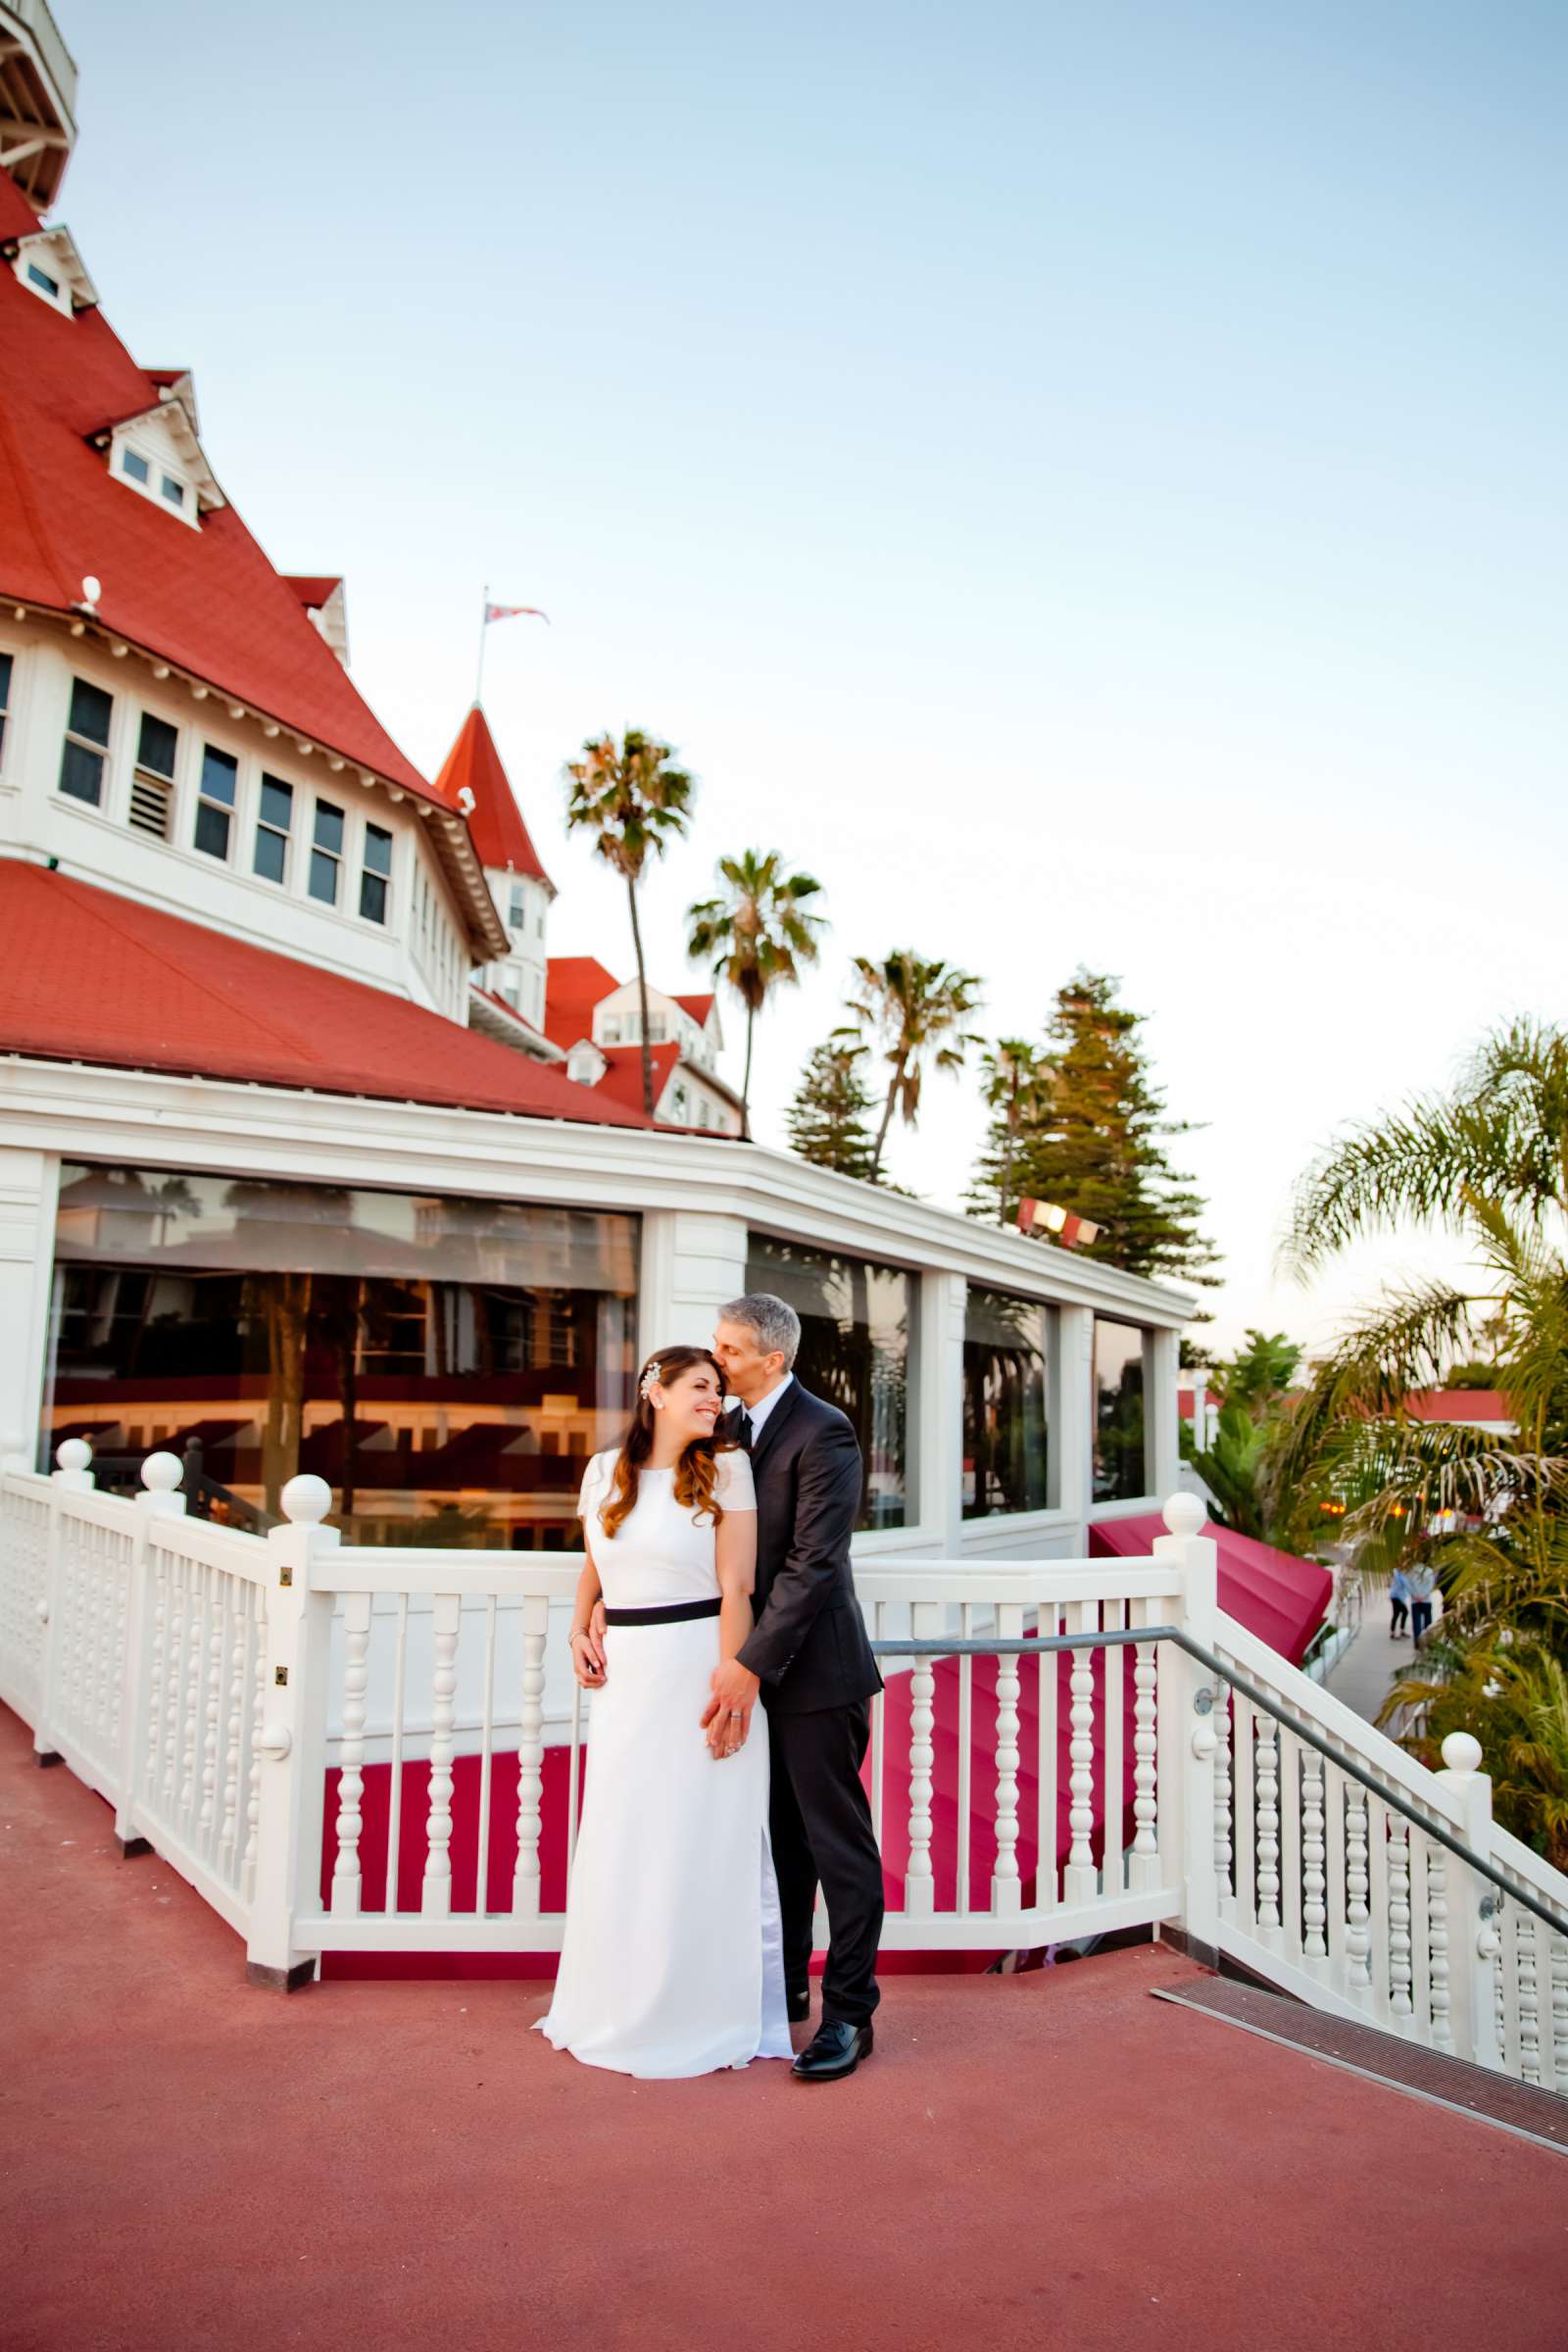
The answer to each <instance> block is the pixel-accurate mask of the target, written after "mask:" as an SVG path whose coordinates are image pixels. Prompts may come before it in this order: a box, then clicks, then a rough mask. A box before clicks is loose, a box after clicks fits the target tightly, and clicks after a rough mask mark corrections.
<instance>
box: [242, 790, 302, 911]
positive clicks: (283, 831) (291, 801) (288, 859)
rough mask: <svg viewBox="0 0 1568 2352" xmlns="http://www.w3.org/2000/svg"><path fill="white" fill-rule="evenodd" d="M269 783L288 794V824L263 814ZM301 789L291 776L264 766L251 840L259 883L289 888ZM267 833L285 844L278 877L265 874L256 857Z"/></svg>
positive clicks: (253, 867) (254, 874)
mask: <svg viewBox="0 0 1568 2352" xmlns="http://www.w3.org/2000/svg"><path fill="white" fill-rule="evenodd" d="M269 784H270V785H271V786H272V787H273V788H274V790H276V791H278V792H284V793H287V795H288V823H287V824H286V825H278V824H274V823H273V822H272V819H271V818H270V816H264V815H263V813H262V811H263V809H264V808H265V806H266V794H267V787H268V786H269ZM298 791H299V787H298V786H297V785H296V784H295V783H294V782H293V780H292V778H291V777H288V776H278V775H274V774H273V773H272V771H271V770H270V768H264V769H263V771H262V777H261V782H260V784H259V785H258V787H257V793H256V827H255V831H254V833H253V835H252V839H251V878H252V880H253V881H256V882H265V883H266V884H267V886H268V888H269V889H270V890H282V891H287V890H289V889H290V888H291V872H292V867H293V863H294V860H293V856H292V851H293V848H294V814H295V804H296V798H297V795H298ZM264 833H265V834H267V835H268V836H269V837H270V839H271V840H273V841H280V842H281V843H282V844H283V870H282V872H281V873H280V874H278V875H276V876H273V875H271V874H268V873H264V872H263V871H262V868H261V867H260V865H258V863H257V858H258V856H259V854H260V851H261V847H262V835H263V834H264Z"/></svg>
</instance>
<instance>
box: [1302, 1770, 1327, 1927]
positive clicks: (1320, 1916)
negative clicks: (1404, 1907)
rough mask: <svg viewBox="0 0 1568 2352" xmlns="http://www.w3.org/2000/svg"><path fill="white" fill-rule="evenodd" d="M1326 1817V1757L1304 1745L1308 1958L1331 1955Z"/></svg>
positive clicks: (1304, 1888) (1304, 1886)
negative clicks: (1325, 1862)
mask: <svg viewBox="0 0 1568 2352" xmlns="http://www.w3.org/2000/svg"><path fill="white" fill-rule="evenodd" d="M1326 1852H1327V1847H1326V1843H1325V1833H1324V1821H1323V1759H1322V1757H1321V1756H1320V1755H1319V1754H1318V1752H1317V1749H1316V1748H1315V1747H1309V1746H1308V1745H1307V1744H1306V1743H1305V1741H1303V1742H1302V1745H1301V1949H1302V1952H1303V1954H1304V1956H1305V1957H1306V1958H1307V1959H1308V1960H1326V1959H1327V1958H1328V1951H1329V1947H1328V1939H1327V1937H1326V1936H1325V1935H1324V1933H1323V1930H1324V1925H1325V1923H1326V1921H1327V1919H1328V1906H1327V1904H1326V1902H1325V1900H1324V1896H1325V1893H1326V1891H1327V1887H1328V1878H1327V1875H1326V1873H1325V1871H1324V1867H1323V1865H1324V1860H1325V1856H1326Z"/></svg>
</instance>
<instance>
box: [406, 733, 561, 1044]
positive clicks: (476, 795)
mask: <svg viewBox="0 0 1568 2352" xmlns="http://www.w3.org/2000/svg"><path fill="white" fill-rule="evenodd" d="M435 788H436V790H437V792H438V793H439V794H440V795H441V798H442V799H443V800H444V801H445V802H446V803H447V805H448V807H449V808H452V809H457V810H458V811H459V813H460V814H461V815H462V816H464V817H466V820H467V826H468V832H469V834H470V836H471V838H472V841H473V846H474V849H475V850H476V851H477V852H478V857H479V862H480V864H481V865H482V866H483V867H484V874H485V880H486V882H487V883H488V884H489V886H490V895H491V897H492V898H493V899H494V900H495V903H496V905H497V907H499V908H500V910H501V919H502V921H503V922H504V923H505V924H506V926H507V931H508V935H509V937H510V939H511V943H512V952H511V954H510V955H509V956H507V957H506V958H505V960H504V961H502V962H498V963H491V964H487V965H486V966H485V968H484V970H483V971H482V972H476V973H475V974H474V988H475V990H476V992H477V995H478V1000H479V1002H478V1005H477V1011H478V1014H479V1016H480V1017H481V1019H482V1020H485V1021H487V1020H488V1019H489V1017H490V1014H489V1012H488V1011H487V1010H486V1008H485V1005H484V999H485V998H486V997H488V998H490V999H492V1000H499V1001H500V1004H501V1005H506V1006H508V1007H510V1009H511V1011H512V1012H513V1013H514V1014H517V1015H520V1016H521V1018H522V1020H523V1021H525V1022H527V1023H528V1024H530V1026H531V1027H532V1028H533V1029H534V1030H535V1031H537V1032H538V1037H539V1045H540V1048H541V1050H542V1051H543V1052H545V1053H549V1052H551V1051H552V1049H551V1048H550V1047H549V1046H548V1045H547V1044H546V1043H545V1039H544V1034H543V1032H544V1018H545V970H546V965H547V962H548V957H549V947H548V941H547V932H548V928H549V921H550V902H551V900H552V899H553V898H554V897H555V895H556V886H555V884H554V883H553V882H552V881H551V879H550V876H549V875H548V874H547V873H546V872H545V869H544V866H543V864H542V863H541V862H540V858H539V853H538V851H537V850H536V849H535V848H534V846H533V843H532V842H531V840H530V839H529V838H528V828H527V826H526V825H525V824H524V823H523V821H522V811H521V809H519V808H518V807H517V802H516V796H515V794H514V792H513V789H512V786H511V784H510V782H509V781H508V778H507V771H506V769H505V768H504V767H503V766H502V764H501V754H500V753H499V752H498V751H497V749H496V741H495V737H494V736H493V735H492V734H491V732H490V726H489V721H488V720H487V719H486V717H485V714H484V712H483V711H482V710H481V709H480V708H479V705H478V704H477V703H475V704H474V706H473V709H472V710H471V711H469V712H468V715H467V717H466V719H465V720H464V722H463V724H462V726H461V727H460V728H459V730H458V739H457V741H456V743H455V744H454V745H453V746H452V749H451V751H450V752H448V754H447V756H446V760H445V763H444V764H443V766H442V769H441V773H440V774H439V775H438V776H437V778H436V784H435ZM470 1017H471V1016H470ZM508 1042H509V1043H512V1042H515V1041H514V1040H513V1039H512V1038H511V1037H510V1036H509V1039H508Z"/></svg>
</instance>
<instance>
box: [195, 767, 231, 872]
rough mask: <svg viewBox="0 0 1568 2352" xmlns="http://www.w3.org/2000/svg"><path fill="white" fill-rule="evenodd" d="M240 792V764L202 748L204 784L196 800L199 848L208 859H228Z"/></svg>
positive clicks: (202, 783)
mask: <svg viewBox="0 0 1568 2352" xmlns="http://www.w3.org/2000/svg"><path fill="white" fill-rule="evenodd" d="M238 790H239V761H238V760H236V759H234V758H233V757H232V755H231V754H230V753H228V752H221V751H219V750H217V749H216V748H215V746H214V745H212V744H210V743H205V744H203V746H202V780H201V786H200V789H199V791H198V793H197V796H196V847H197V848H198V849H199V850H205V851H206V852H207V855H208V857H209V858H226V857H227V856H228V841H229V834H230V832H231V830H232V828H233V823H234V802H235V798H236V795H237V793H238Z"/></svg>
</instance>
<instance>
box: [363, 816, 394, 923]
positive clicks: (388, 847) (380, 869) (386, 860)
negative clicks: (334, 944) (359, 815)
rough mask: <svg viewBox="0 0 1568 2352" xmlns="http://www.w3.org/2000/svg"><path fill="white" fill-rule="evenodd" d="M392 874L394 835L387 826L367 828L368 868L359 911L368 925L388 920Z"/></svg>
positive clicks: (366, 850)
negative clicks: (388, 893) (387, 906)
mask: <svg viewBox="0 0 1568 2352" xmlns="http://www.w3.org/2000/svg"><path fill="white" fill-rule="evenodd" d="M391 872H392V836H391V834H390V833H389V832H388V831H387V829H386V827H385V826H384V825H367V826H366V828H365V866H364V870H363V872H362V873H361V875H360V912H361V914H363V915H364V917H365V919H366V921H367V922H368V923H384V922H385V921H386V894H387V886H388V879H389V877H390V875H391Z"/></svg>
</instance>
